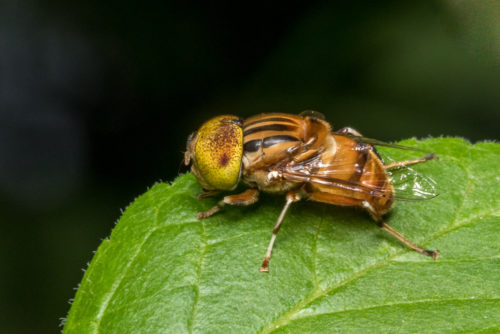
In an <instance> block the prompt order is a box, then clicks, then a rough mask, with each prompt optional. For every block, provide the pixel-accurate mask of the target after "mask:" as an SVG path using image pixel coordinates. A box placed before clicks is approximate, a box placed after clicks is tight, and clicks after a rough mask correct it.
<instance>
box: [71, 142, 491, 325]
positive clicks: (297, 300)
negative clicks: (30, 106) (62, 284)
mask: <svg viewBox="0 0 500 334" xmlns="http://www.w3.org/2000/svg"><path fill="white" fill-rule="evenodd" d="M401 144H404V145H411V146H415V147H420V148H423V149H426V150H430V151H433V152H435V153H436V154H438V155H439V156H440V158H441V159H440V160H439V161H430V162H427V163H425V164H420V165H417V166H415V168H414V169H416V170H418V171H419V172H421V173H424V174H426V175H428V176H431V177H432V178H433V179H434V180H436V181H437V183H438V185H439V192H440V195H439V196H438V197H437V198H435V199H432V200H428V201H420V202H398V203H397V204H396V205H395V207H394V209H393V211H392V214H390V215H389V216H388V218H387V222H388V223H389V224H390V225H392V226H393V227H394V228H395V229H397V230H398V231H400V232H401V233H402V234H403V235H405V236H406V237H407V238H408V239H410V240H412V241H414V242H416V243H418V244H420V245H423V246H425V247H426V248H430V249H439V250H440V251H441V257H440V258H439V259H438V260H437V261H434V260H432V259H431V258H429V257H426V256H422V255H420V254H417V253H415V252H413V251H410V250H408V248H406V247H405V246H404V245H402V244H401V243H400V242H398V241H397V240H396V239H394V238H393V237H392V236H390V235H388V234H387V233H386V232H384V231H382V230H380V229H379V228H378V227H377V226H376V225H375V224H374V223H373V221H371V220H370V218H369V216H368V215H367V214H366V213H365V212H364V211H362V210H356V209H353V208H341V207H335V206H331V205H325V204H320V203H312V202H300V203H297V204H294V206H293V207H292V209H291V212H290V214H289V215H288V216H287V217H286V219H285V222H284V224H283V226H282V229H281V231H280V233H279V235H278V238H277V242H276V244H275V248H274V252H273V257H272V260H271V265H270V270H271V272H270V273H269V274H266V273H260V272H259V270H258V269H259V267H260V264H261V262H262V259H263V256H264V253H265V250H266V247H267V245H268V242H269V239H270V237H271V230H272V227H273V225H274V224H275V221H276V218H277V216H278V214H279V212H280V210H281V208H282V206H283V204H284V198H283V196H271V195H264V196H262V198H261V201H260V202H258V203H257V204H255V205H253V206H250V207H225V208H224V210H223V211H222V212H220V213H218V214H216V215H214V216H213V217H210V218H208V219H205V220H201V221H198V220H197V219H196V213H197V212H199V211H203V210H207V209H208V208H210V207H211V206H212V205H214V204H215V203H216V201H217V198H211V199H206V200H203V201H198V200H197V199H196V195H197V194H198V193H200V191H201V188H200V186H199V185H198V184H197V183H196V180H195V179H194V177H193V176H192V175H191V174H186V175H183V176H180V177H179V178H177V180H175V182H174V183H173V184H172V185H168V184H163V183H162V184H157V185H155V186H154V187H153V188H152V189H151V190H149V191H148V192H146V193H145V194H144V195H142V196H141V197H139V198H138V199H137V200H136V201H135V202H134V203H133V204H131V205H130V207H129V208H128V209H127V210H126V211H125V213H124V214H123V216H122V217H121V219H120V221H119V223H118V225H117V226H116V227H115V229H114V230H113V232H112V234H111V237H110V238H109V239H106V240H104V241H103V242H102V244H101V246H100V247H99V249H98V251H97V253H96V254H95V256H94V258H93V260H92V263H91V264H90V266H89V268H88V270H87V271H86V273H85V275H84V277H83V280H82V283H81V286H80V288H79V289H78V292H77V294H76V298H75V301H74V303H73V305H72V307H71V310H70V313H69V316H68V319H67V322H66V325H65V327H64V333H67V334H69V333H165V332H171V333H182V332H198V333H199V332H203V333H204V332H215V333H269V332H293V333H302V332H314V333H318V332H324V333H331V332H341V333H345V332H361V331H364V332H375V333H380V332H412V333H414V332H454V333H456V332H467V333H469V332H496V331H500V205H499V199H500V170H499V166H500V145H499V144H496V143H491V142H484V143H479V144H475V145H471V144H469V143H467V142H465V141H463V140H461V139H453V138H439V139H428V140H425V141H422V142H419V141H416V140H407V141H403V142H401ZM386 152H388V153H389V152H390V153H391V154H392V156H393V157H394V158H396V159H405V158H409V157H411V156H413V157H415V152H409V151H400V150H394V149H386Z"/></svg>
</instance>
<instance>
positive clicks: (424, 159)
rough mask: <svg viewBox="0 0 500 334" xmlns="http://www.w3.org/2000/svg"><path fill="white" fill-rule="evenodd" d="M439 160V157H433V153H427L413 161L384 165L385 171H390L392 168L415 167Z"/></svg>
mask: <svg viewBox="0 0 500 334" xmlns="http://www.w3.org/2000/svg"><path fill="white" fill-rule="evenodd" d="M433 159H435V160H439V157H438V156H437V155H435V154H434V153H429V154H427V155H426V156H425V157H422V158H418V159H414V160H405V161H398V162H391V163H389V164H386V165H384V168H385V169H392V168H400V167H405V166H410V165H416V164H419V163H422V162H426V161H429V160H433Z"/></svg>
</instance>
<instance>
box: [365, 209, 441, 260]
mask: <svg viewBox="0 0 500 334" xmlns="http://www.w3.org/2000/svg"><path fill="white" fill-rule="evenodd" d="M363 207H364V208H365V209H367V210H368V212H369V213H370V215H371V216H372V218H373V219H374V220H375V222H376V223H377V225H378V226H379V227H380V228H381V229H383V230H384V231H387V232H389V233H390V234H392V235H393V236H394V237H395V238H396V239H398V240H399V241H401V242H402V243H404V244H405V245H406V246H408V247H410V248H411V249H413V250H414V251H416V252H419V253H421V254H424V255H428V256H432V258H433V259H434V260H437V258H438V257H439V251H438V250H428V249H423V248H422V247H420V246H417V245H416V244H414V243H413V242H411V241H410V240H408V239H406V238H405V237H404V236H403V235H402V234H401V233H399V232H398V231H396V230H395V229H393V228H392V227H391V226H389V225H388V224H387V223H385V222H383V221H382V217H381V215H380V214H378V213H377V212H376V210H375V209H374V208H373V206H372V205H371V204H370V203H368V202H367V201H363Z"/></svg>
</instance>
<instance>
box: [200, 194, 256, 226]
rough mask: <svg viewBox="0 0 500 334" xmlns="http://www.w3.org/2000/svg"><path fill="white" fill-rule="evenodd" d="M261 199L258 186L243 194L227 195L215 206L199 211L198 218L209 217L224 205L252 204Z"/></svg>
mask: <svg viewBox="0 0 500 334" xmlns="http://www.w3.org/2000/svg"><path fill="white" fill-rule="evenodd" d="M258 200H259V190H258V189H256V188H251V189H247V190H245V191H244V192H242V193H241V194H234V195H228V196H225V197H224V198H223V199H222V200H221V201H219V203H217V204H216V205H215V206H214V207H213V208H211V209H210V210H208V211H205V212H198V215H197V217H198V219H202V218H207V217H210V216H211V215H213V214H214V213H216V212H217V211H219V210H220V209H221V208H222V207H223V206H224V205H226V204H229V205H250V204H253V203H255V202H257V201H258Z"/></svg>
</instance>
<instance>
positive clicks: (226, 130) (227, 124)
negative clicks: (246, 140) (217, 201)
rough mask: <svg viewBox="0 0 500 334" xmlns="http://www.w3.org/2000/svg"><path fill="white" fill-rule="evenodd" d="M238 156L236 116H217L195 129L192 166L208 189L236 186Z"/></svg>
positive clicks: (240, 134) (240, 140) (239, 136)
mask: <svg viewBox="0 0 500 334" xmlns="http://www.w3.org/2000/svg"><path fill="white" fill-rule="evenodd" d="M242 156H243V130H242V128H241V121H240V120H239V119H238V118H237V117H235V116H218V117H216V118H213V119H211V120H209V121H208V122H206V123H205V124H203V126H202V127H201V128H200V130H198V139H197V142H196V148H195V161H196V167H197V169H198V172H199V174H200V176H201V177H202V178H203V181H205V183H207V184H208V185H210V187H211V188H212V190H232V189H234V188H236V185H237V184H238V181H239V177H240V169H241V159H242ZM195 174H196V173H195Z"/></svg>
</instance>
